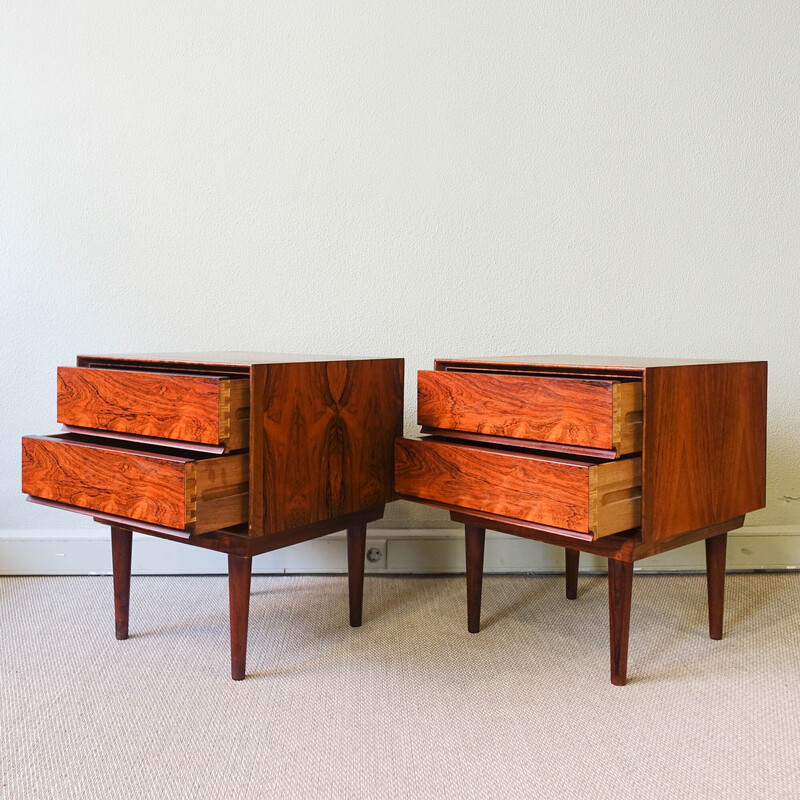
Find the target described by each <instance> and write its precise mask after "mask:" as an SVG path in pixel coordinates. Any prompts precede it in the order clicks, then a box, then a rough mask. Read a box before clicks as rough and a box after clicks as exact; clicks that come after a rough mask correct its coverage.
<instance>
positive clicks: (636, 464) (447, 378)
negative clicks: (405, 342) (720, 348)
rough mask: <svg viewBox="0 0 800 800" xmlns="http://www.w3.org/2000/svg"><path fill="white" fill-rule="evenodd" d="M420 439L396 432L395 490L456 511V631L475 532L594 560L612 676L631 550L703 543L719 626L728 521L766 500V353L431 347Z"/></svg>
mask: <svg viewBox="0 0 800 800" xmlns="http://www.w3.org/2000/svg"><path fill="white" fill-rule="evenodd" d="M417 399H418V422H419V424H420V425H421V426H422V433H423V434H424V436H423V437H422V438H418V439H410V438H401V439H398V441H397V444H396V448H395V488H396V490H397V492H398V494H399V495H401V496H402V497H405V498H406V499H409V500H414V501H417V502H422V503H428V504H431V505H434V506H440V507H442V508H446V509H449V510H450V516H451V519H453V520H455V521H457V522H460V523H463V524H464V526H465V536H466V554H467V610H468V628H469V630H470V631H471V632H473V633H477V632H478V631H479V629H480V604H481V578H482V572H483V552H484V539H485V531H486V529H487V528H488V529H490V530H495V531H501V532H503V533H509V534H513V535H515V536H522V537H525V538H529V539H536V540H539V541H542V542H547V543H550V544H555V545H559V546H561V547H564V548H565V553H566V574H567V590H566V593H567V597H568V598H575V597H576V593H577V577H578V561H579V556H580V552H581V551H583V552H587V553H595V554H597V555H601V556H606V557H607V558H608V593H609V620H610V640H611V681H612V683H614V684H618V685H623V684H624V683H625V681H626V676H627V654H628V634H629V623H630V609H631V585H632V578H633V564H634V562H635V561H637V560H639V559H641V558H646V557H647V556H651V555H655V554H656V553H661V552H664V551H666V550H671V549H672V548H675V547H680V546H682V545H685V544H690V543H692V542H695V541H698V540H701V539H703V540H705V545H706V559H707V568H708V569H707V574H708V602H709V632H710V636H711V638H712V639H720V638H722V616H723V593H724V579H725V550H726V541H727V533H728V531H731V530H734V529H735V528H738V527H740V526H741V525H742V524H743V521H744V515H745V514H746V513H747V512H749V511H754V510H755V509H758V508H761V507H763V506H764V505H765V502H766V409H767V364H766V362H763V361H755V362H725V363H716V362H691V361H669V360H664V359H631V358H596V357H587V356H541V357H537V356H530V357H520V358H485V359H480V358H479V359H440V360H437V361H436V362H435V367H434V370H432V371H422V372H420V373H419V375H418V398H417Z"/></svg>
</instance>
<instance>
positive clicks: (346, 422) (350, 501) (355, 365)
mask: <svg viewBox="0 0 800 800" xmlns="http://www.w3.org/2000/svg"><path fill="white" fill-rule="evenodd" d="M251 381H252V384H251V399H252V416H253V422H252V434H251V435H252V439H251V456H252V458H251V475H250V485H251V486H252V488H253V491H251V493H250V503H251V505H250V527H251V533H252V535H254V536H262V535H265V534H269V533H274V532H277V531H282V530H286V529H291V528H296V527H301V526H305V525H309V524H312V523H315V522H318V521H320V520H324V519H327V518H331V517H337V516H341V515H343V514H349V513H353V512H356V511H359V510H361V509H366V508H369V507H371V506H376V505H383V504H384V503H386V502H388V501H390V500H392V499H394V493H393V489H392V478H393V442H394V438H395V437H396V436H398V435H399V434H400V432H401V430H402V414H403V362H402V359H379V360H374V361H372V360H365V361H337V362H328V363H294V364H269V365H257V366H254V367H253V370H252V377H251Z"/></svg>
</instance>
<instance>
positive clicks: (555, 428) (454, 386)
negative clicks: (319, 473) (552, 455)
mask: <svg viewBox="0 0 800 800" xmlns="http://www.w3.org/2000/svg"><path fill="white" fill-rule="evenodd" d="M417 381H418V382H417V386H418V393H417V409H418V411H417V422H418V423H419V424H420V425H422V426H423V427H424V428H426V429H436V430H435V431H434V430H430V431H429V432H431V433H434V432H436V433H441V435H444V436H446V435H447V433H446V432H447V431H448V430H453V431H464V432H468V433H475V434H486V435H490V436H495V437H498V436H502V437H508V438H511V439H525V440H527V441H532V442H542V443H545V444H559V445H567V446H571V447H584V448H591V449H596V450H606V451H612V450H613V451H614V453H609V455H610V456H612V457H613V456H614V455H616V456H620V455H625V454H628V453H638V452H640V451H641V449H642V383H641V381H620V380H613V379H603V378H575V377H561V376H557V375H512V374H503V373H480V372H456V371H438V370H437V371H424V370H423V371H421V372H419V374H418V378H417Z"/></svg>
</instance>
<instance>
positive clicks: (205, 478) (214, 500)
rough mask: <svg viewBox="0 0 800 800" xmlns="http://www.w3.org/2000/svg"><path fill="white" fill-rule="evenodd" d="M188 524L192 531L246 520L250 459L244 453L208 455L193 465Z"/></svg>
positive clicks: (210, 529) (199, 531)
mask: <svg viewBox="0 0 800 800" xmlns="http://www.w3.org/2000/svg"><path fill="white" fill-rule="evenodd" d="M193 478H194V484H193V486H192V485H191V484H190V485H189V489H188V491H189V492H190V495H189V509H190V511H189V513H188V514H187V525H188V527H192V528H193V530H194V532H195V533H207V532H208V531H215V530H219V529H220V528H228V527H230V526H231V525H239V524H240V523H242V522H245V521H246V520H247V514H248V510H249V502H250V498H249V480H250V459H249V457H248V455H247V454H246V453H240V454H238V455H230V456H222V457H220V458H207V459H203V460H200V461H197V462H195V464H194V465H193Z"/></svg>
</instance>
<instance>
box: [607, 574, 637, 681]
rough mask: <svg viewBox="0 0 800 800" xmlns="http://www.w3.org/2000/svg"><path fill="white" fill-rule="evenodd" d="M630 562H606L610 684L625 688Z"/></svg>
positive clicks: (629, 612) (630, 586) (629, 615)
mask: <svg viewBox="0 0 800 800" xmlns="http://www.w3.org/2000/svg"><path fill="white" fill-rule="evenodd" d="M632 586H633V562H632V561H618V560H617V559H615V558H609V559H608V621H609V630H610V634H611V683H613V684H614V685H615V686H624V685H625V681H626V679H627V676H628V634H629V632H630V627H631V589H632Z"/></svg>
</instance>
